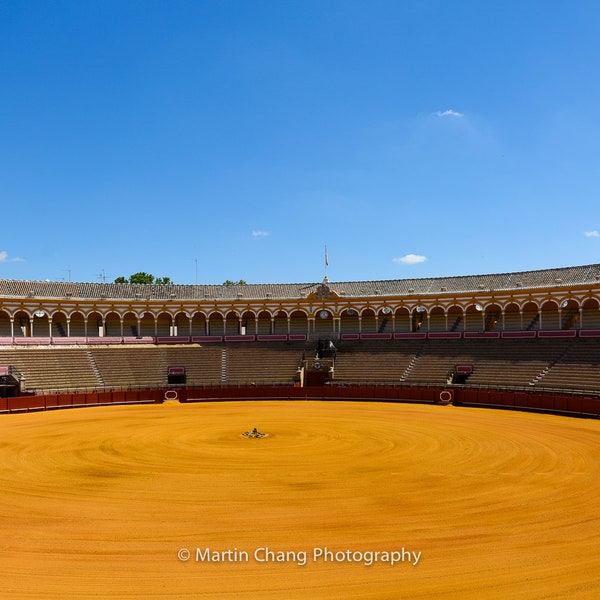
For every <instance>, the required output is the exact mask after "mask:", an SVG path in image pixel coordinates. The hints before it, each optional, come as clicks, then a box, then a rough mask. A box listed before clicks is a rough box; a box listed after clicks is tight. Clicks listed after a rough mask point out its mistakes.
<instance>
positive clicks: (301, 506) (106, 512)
mask: <svg viewBox="0 0 600 600" xmlns="http://www.w3.org/2000/svg"><path fill="white" fill-rule="evenodd" d="M599 367H600V265H587V266H583V267H571V268H565V269H551V270H546V271H531V272H526V273H509V274H495V275H481V276H472V277H448V278H439V279H427V280H398V281H389V282H351V283H333V282H329V281H323V282H321V283H318V284H306V285H304V284H293V285H281V286H274V285H264V286H263V285H246V286H174V285H167V286H155V285H152V286H135V285H130V284H83V283H52V282H29V281H28V282H24V281H7V280H3V281H0V380H1V381H0V384H1V388H0V389H1V390H2V391H1V393H0V412H1V413H2V414H0V461H1V464H2V469H1V470H0V502H1V504H0V506H1V508H0V521H1V523H2V538H1V539H2V546H3V561H2V565H1V566H0V572H1V573H2V579H3V596H5V597H7V598H39V597H40V596H43V597H47V598H59V597H60V598H81V597H90V598H94V597H97V598H103V597H119V598H137V597H140V598H141V597H156V598H178V597H179V598H183V597H199V598H256V597H259V598H281V597H283V596H285V597H290V598H300V597H306V596H310V597H314V598H324V599H329V598H339V597H344V598H361V599H362V598H374V599H375V598H376V599H380V598H396V597H403V598H411V599H412V598H432V597H435V598H461V599H478V600H479V599H481V598H486V599H487V598H498V599H500V598H506V597H511V598H517V599H518V598H523V599H528V600H530V599H532V598H534V599H537V598H539V599H542V598H544V599H546V598H557V599H558V598H565V597H569V598H579V599H587V598H596V597H598V595H599V594H600V584H599V583H598V578H597V572H598V568H599V566H600V564H599V563H600V559H598V556H599V555H600V553H599V552H598V550H599V549H600V548H599V542H598V536H597V535H596V534H597V531H598V527H599V522H598V515H597V510H596V508H595V507H596V504H597V502H596V499H597V497H598V492H599V491H600V477H599V470H600V466H599V465H600V461H599V460H598V459H599V458H600V450H599V448H600V445H599V443H598V442H599V440H600V424H599V423H600V422H599V421H598V419H597V417H598V416H599V415H600V398H599V392H598V390H599V389H600V368H599ZM76 407H78V408H80V410H60V409H63V408H64V409H66V408H76ZM499 409H503V410H499ZM506 409H512V410H506ZM244 434H248V435H244Z"/></svg>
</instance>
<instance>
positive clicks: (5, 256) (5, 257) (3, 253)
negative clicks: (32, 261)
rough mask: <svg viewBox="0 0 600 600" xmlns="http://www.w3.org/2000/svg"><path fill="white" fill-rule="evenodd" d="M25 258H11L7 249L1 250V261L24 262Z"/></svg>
mask: <svg viewBox="0 0 600 600" xmlns="http://www.w3.org/2000/svg"><path fill="white" fill-rule="evenodd" d="M23 260H24V259H23V258H19V257H18V256H17V257H16V258H9V257H8V252H7V251H6V250H2V251H1V252H0V263H9V262H23Z"/></svg>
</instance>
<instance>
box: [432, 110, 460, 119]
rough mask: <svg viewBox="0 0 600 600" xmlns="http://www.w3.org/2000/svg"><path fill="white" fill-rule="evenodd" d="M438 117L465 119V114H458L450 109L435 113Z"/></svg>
mask: <svg viewBox="0 0 600 600" xmlns="http://www.w3.org/2000/svg"><path fill="white" fill-rule="evenodd" d="M433 114H434V115H435V116H436V117H464V116H465V115H464V113H461V112H458V111H456V110H452V109H451V108H449V109H448V110H438V111H437V112H435V113H433Z"/></svg>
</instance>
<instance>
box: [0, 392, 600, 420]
mask: <svg viewBox="0 0 600 600" xmlns="http://www.w3.org/2000/svg"><path fill="white" fill-rule="evenodd" d="M441 393H443V394H444V398H443V399H444V400H446V399H447V398H448V394H450V395H451V396H452V397H453V402H454V404H455V405H456V406H461V405H462V406H469V405H470V406H482V407H502V408H515V409H524V410H534V411H545V412H556V413H560V414H570V415H574V416H575V415H581V416H594V417H600V398H599V397H595V396H576V395H573V396H569V395H564V394H538V393H534V392H523V391H510V390H506V391H501V390H487V389H485V390H478V389H469V388H460V387H457V388H449V389H446V388H441V387H439V388H434V387H386V386H340V387H337V386H323V387H305V388H299V387H294V386H279V387H272V386H270V387H262V386H252V387H217V388H169V389H147V390H115V391H101V392H88V393H82V394H75V393H74V394H48V395H45V396H18V397H15V398H0V412H27V411H38V410H51V409H56V408H67V407H74V406H86V405H91V406H93V405H96V406H99V405H107V404H117V403H118V404H128V403H161V402H164V401H165V400H178V401H179V402H202V401H215V400H216V401H219V400H236V399H237V400H263V399H265V400H268V399H278V400H344V399H347V400H360V401H368V400H374V401H388V402H420V403H428V404H433V403H439V402H440V399H441V396H440V394H441Z"/></svg>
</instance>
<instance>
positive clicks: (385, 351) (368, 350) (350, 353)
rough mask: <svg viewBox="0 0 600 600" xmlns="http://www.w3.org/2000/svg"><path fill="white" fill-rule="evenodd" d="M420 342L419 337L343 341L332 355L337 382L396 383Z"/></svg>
mask: <svg viewBox="0 0 600 600" xmlns="http://www.w3.org/2000/svg"><path fill="white" fill-rule="evenodd" d="M422 345H423V342H422V341H420V340H408V341H404V342H401V343H399V344H396V343H394V344H393V345H391V346H390V342H379V341H372V342H371V341H369V342H360V343H356V344H350V343H347V342H345V343H343V344H341V345H340V349H339V351H338V353H337V356H336V362H335V382H337V383H361V382H367V383H373V382H375V383H397V382H399V381H401V379H402V377H403V375H404V374H405V372H406V371H407V369H408V368H409V367H410V365H411V364H412V362H413V361H414V359H415V355H416V354H417V353H418V351H419V349H420V348H421V346H422Z"/></svg>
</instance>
